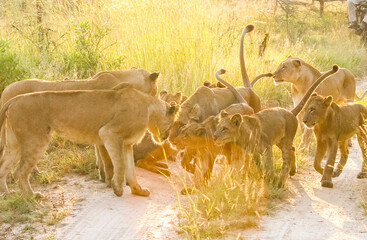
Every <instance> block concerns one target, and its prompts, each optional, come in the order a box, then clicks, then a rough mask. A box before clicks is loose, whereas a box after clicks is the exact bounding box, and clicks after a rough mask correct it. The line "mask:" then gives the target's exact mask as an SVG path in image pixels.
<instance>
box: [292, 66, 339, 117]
mask: <svg viewBox="0 0 367 240" xmlns="http://www.w3.org/2000/svg"><path fill="white" fill-rule="evenodd" d="M338 70H339V66H338V65H336V64H335V65H333V69H331V70H329V71H327V72H326V73H324V74H322V75H321V76H320V77H319V78H318V79H317V80H316V81H315V82H314V83H313V84H312V85H311V87H310V88H309V89H308V91H307V92H306V94H305V95H304V96H303V98H302V100H301V101H300V102H299V103H298V105H297V106H296V107H295V108H294V109H293V110H292V111H291V112H292V113H293V114H294V115H295V116H297V115H298V113H299V112H300V111H301V110H302V109H303V107H304V106H305V104H306V102H307V100H308V99H309V98H310V96H311V94H312V93H313V92H314V91H315V89H316V88H317V87H318V86H319V85H320V84H321V83H322V81H324V80H325V79H326V78H327V77H329V76H330V75H332V74H334V73H336V72H337V71H338Z"/></svg>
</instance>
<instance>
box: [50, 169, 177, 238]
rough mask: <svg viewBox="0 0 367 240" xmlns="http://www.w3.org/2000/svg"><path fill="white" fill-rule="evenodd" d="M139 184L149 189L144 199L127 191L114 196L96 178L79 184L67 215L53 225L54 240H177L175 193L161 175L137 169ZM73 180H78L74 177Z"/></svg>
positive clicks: (126, 189)
mask: <svg viewBox="0 0 367 240" xmlns="http://www.w3.org/2000/svg"><path fill="white" fill-rule="evenodd" d="M137 175H138V181H139V183H140V184H141V185H142V186H144V187H147V188H149V190H150V191H151V195H150V197H148V198H144V197H138V196H134V195H132V194H131V192H130V189H129V188H128V187H125V188H124V195H123V196H122V197H116V196H115V195H114V193H113V191H112V189H111V188H106V185H105V184H104V183H100V182H99V181H88V182H84V183H82V188H81V189H80V192H79V197H80V198H84V200H83V201H81V202H80V203H78V204H77V205H76V210H75V211H74V213H73V214H72V215H71V216H68V217H66V218H65V219H64V220H62V221H61V222H60V223H59V224H58V226H57V234H56V238H57V239H62V240H69V239H70V240H76V239H88V240H92V239H104V240H114V239H177V238H178V236H177V233H176V231H175V228H174V225H173V224H174V223H173V221H174V219H175V216H176V212H177V207H176V206H177V199H176V192H175V191H174V190H173V187H172V184H171V183H169V181H168V180H167V179H166V178H165V177H164V176H161V175H158V174H154V173H151V172H148V171H145V170H143V169H139V168H137ZM75 181H80V179H79V180H78V179H76V180H75Z"/></svg>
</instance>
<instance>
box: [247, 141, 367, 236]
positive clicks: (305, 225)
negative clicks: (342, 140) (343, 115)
mask: <svg viewBox="0 0 367 240" xmlns="http://www.w3.org/2000/svg"><path fill="white" fill-rule="evenodd" d="M349 150H350V155H349V159H348V162H347V164H346V166H345V168H344V170H343V173H342V174H341V175H340V176H339V177H338V178H334V179H333V182H334V188H333V189H328V188H322V187H321V184H320V179H321V175H320V174H318V173H317V172H316V171H315V170H313V168H312V167H309V168H307V169H304V170H301V171H299V172H298V173H297V175H296V176H295V177H292V178H291V179H290V181H289V182H288V188H289V190H290V191H291V195H292V197H290V198H289V199H287V203H285V204H283V205H282V206H281V207H280V208H279V209H278V210H277V211H276V213H275V216H266V217H264V219H263V220H262V223H261V224H260V226H261V227H259V228H258V229H255V230H249V231H246V232H243V233H242V236H245V238H246V239H283V240H287V239H289V240H291V239H292V240H293V239H298V240H316V239H333V240H339V239H340V240H341V239H348V240H350V239H361V240H362V239H367V218H366V216H365V215H363V209H362V208H361V205H360V203H361V197H362V194H365V193H366V189H367V179H357V178H356V176H357V174H358V172H359V171H360V169H361V164H362V155H361V152H360V150H359V148H358V143H357V141H356V140H354V141H353V148H351V149H349Z"/></svg>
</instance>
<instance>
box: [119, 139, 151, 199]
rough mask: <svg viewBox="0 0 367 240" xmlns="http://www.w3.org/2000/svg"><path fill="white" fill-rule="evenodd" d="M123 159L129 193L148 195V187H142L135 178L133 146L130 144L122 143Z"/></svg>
mask: <svg viewBox="0 0 367 240" xmlns="http://www.w3.org/2000/svg"><path fill="white" fill-rule="evenodd" d="M122 148H123V161H124V162H125V164H126V170H125V173H126V181H127V182H128V183H129V186H130V189H131V193H132V194H135V195H138V196H144V197H147V196H149V194H150V192H149V190H148V189H143V188H142V187H141V186H140V185H139V183H138V181H137V180H136V173H135V164H134V154H133V147H132V145H131V144H124V145H123V147H122Z"/></svg>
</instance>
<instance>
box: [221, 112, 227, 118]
mask: <svg viewBox="0 0 367 240" xmlns="http://www.w3.org/2000/svg"><path fill="white" fill-rule="evenodd" d="M227 116H228V113H227V112H226V111H225V110H222V111H220V117H221V118H225V117H227Z"/></svg>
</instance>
